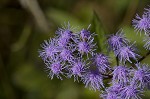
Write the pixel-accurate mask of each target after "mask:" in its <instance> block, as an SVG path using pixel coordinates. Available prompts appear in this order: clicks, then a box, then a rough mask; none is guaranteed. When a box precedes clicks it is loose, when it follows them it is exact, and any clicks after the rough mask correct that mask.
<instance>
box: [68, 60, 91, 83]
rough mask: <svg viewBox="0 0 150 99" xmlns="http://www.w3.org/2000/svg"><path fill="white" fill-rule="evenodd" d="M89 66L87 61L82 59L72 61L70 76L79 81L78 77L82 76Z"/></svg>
mask: <svg viewBox="0 0 150 99" xmlns="http://www.w3.org/2000/svg"><path fill="white" fill-rule="evenodd" d="M87 68H88V66H87V63H86V61H83V60H82V59H77V60H76V61H72V63H71V68H69V76H70V77H71V76H74V81H76V80H77V81H79V80H78V77H81V76H82V75H83V73H85V72H86V70H87Z"/></svg>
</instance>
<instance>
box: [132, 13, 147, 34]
mask: <svg viewBox="0 0 150 99" xmlns="http://www.w3.org/2000/svg"><path fill="white" fill-rule="evenodd" d="M132 24H133V26H134V29H135V30H136V31H137V33H138V32H141V31H142V30H144V32H145V34H147V32H148V29H149V28H150V17H149V15H148V14H147V13H145V14H143V15H142V18H141V17H140V16H139V15H138V14H137V15H136V19H133V20H132Z"/></svg>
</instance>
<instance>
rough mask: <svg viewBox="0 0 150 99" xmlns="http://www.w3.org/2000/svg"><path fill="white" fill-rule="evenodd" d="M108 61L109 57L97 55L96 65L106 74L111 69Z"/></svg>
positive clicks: (95, 58)
mask: <svg viewBox="0 0 150 99" xmlns="http://www.w3.org/2000/svg"><path fill="white" fill-rule="evenodd" d="M108 59H109V58H108V56H106V55H104V54H101V53H99V54H96V55H95V57H94V63H95V64H96V66H97V68H98V69H99V71H100V72H102V73H106V71H107V70H109V69H111V68H110V63H109V61H108Z"/></svg>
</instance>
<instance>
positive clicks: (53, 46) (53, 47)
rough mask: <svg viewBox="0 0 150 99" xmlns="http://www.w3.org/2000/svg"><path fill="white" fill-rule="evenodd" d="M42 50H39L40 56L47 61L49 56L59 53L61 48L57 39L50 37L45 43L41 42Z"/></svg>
mask: <svg viewBox="0 0 150 99" xmlns="http://www.w3.org/2000/svg"><path fill="white" fill-rule="evenodd" d="M41 47H42V48H43V49H42V50H39V54H40V55H39V56H40V57H41V58H42V59H43V60H44V61H46V60H47V59H49V58H53V57H54V56H55V55H56V54H58V52H59V49H58V46H57V40H56V39H55V38H54V39H50V40H48V41H46V40H45V41H44V43H43V44H41Z"/></svg>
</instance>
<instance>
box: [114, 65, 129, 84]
mask: <svg viewBox="0 0 150 99" xmlns="http://www.w3.org/2000/svg"><path fill="white" fill-rule="evenodd" d="M112 74H113V78H112V83H113V84H115V83H119V84H122V85H126V84H127V83H128V82H129V80H130V70H129V69H128V68H127V67H125V66H116V67H115V69H114V71H113V72H112Z"/></svg>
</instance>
